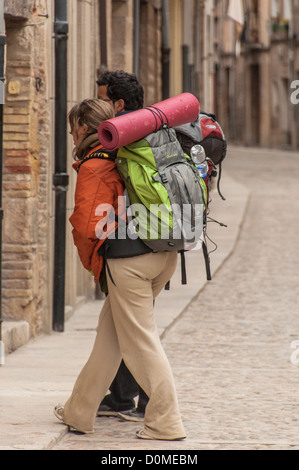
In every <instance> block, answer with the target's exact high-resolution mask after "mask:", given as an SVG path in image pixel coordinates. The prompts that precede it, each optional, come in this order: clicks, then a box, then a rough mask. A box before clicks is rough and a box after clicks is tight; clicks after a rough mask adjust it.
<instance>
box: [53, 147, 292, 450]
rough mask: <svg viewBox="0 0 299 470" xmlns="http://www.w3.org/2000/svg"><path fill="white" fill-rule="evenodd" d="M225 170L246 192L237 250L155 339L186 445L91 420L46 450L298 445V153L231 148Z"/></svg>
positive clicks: (128, 425) (128, 426)
mask: <svg viewBox="0 0 299 470" xmlns="http://www.w3.org/2000/svg"><path fill="white" fill-rule="evenodd" d="M224 166H225V172H227V173H228V174H229V175H230V176H231V177H233V178H235V179H237V180H238V181H239V182H240V183H242V184H243V185H245V186H247V187H248V188H249V189H250V192H251V197H250V200H249V203H248V208H247V212H246V216H245V220H244V222H243V226H242V230H241V234H240V237H239V240H238V243H237V246H236V248H235V251H234V253H233V255H232V256H231V257H230V258H229V259H228V260H227V261H226V262H225V263H224V265H223V266H222V267H221V269H220V270H219V271H218V272H217V274H216V275H215V276H214V278H213V281H212V282H211V283H209V284H208V285H207V286H206V287H205V288H204V289H203V291H202V292H200V294H199V296H198V297H197V299H195V300H194V301H193V303H192V304H191V305H190V306H189V308H188V309H187V310H186V311H185V312H184V313H183V314H182V315H181V317H180V318H179V319H178V320H177V321H176V322H175V324H174V325H173V326H172V327H171V328H169V329H168V330H167V331H166V333H165V334H164V336H163V344H164V347H165V349H166V352H167V355H168V357H169V360H170V362H171V365H172V367H173V371H174V375H175V381H176V384H177V389H178V395H179V401H180V406H181V411H182V416H183V420H184V424H185V428H186V432H187V436H188V437H187V439H186V440H184V441H181V442H162V441H161V442H159V441H139V440H132V433H133V432H134V430H136V429H138V423H137V424H136V423H127V422H121V421H119V420H118V419H115V418H97V420H96V432H95V434H93V435H89V436H86V435H85V436H81V435H76V434H70V433H69V434H67V435H66V436H65V437H64V438H63V439H62V440H61V441H60V442H59V443H57V445H56V446H55V447H54V448H53V449H54V450H59V449H60V450H62V449H67V450H71V449H86V450H92V449H93V450H96V449H102V450H107V449H127V450H129V449H130V450H132V449H152V450H157V449H160V450H161V449H163V450H182V451H183V450H188V449H189V450H190V449H193V450H194V449H195V450H203V449H227V450H231V449H249V450H254V449H296V450H298V449H299V419H298V418H299V409H298V405H299V392H298V390H299V365H297V364H298V363H299V360H298V359H299V353H298V355H297V354H296V349H295V346H296V343H294V342H295V341H298V340H299V319H298V313H299V284H298V275H299V247H298V234H299V220H298V214H299V197H298V196H299V187H298V175H299V159H298V155H295V154H294V153H289V152H278V151H267V150H257V149H249V148H248V149H243V148H242V149H239V148H234V149H232V150H231V151H230V156H229V158H227V160H226V161H225V164H224ZM223 177H224V178H225V173H224V176H223ZM224 196H225V195H224ZM215 241H217V240H215ZM212 256H213V255H212ZM298 344H299V343H298ZM292 346H293V348H292ZM297 358H298V359H297ZM139 427H140V426H139Z"/></svg>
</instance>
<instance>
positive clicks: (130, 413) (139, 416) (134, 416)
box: [118, 408, 144, 421]
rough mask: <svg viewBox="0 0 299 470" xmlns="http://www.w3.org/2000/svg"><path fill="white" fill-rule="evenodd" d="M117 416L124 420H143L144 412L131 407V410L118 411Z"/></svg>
mask: <svg viewBox="0 0 299 470" xmlns="http://www.w3.org/2000/svg"><path fill="white" fill-rule="evenodd" d="M118 417H119V418H121V419H123V420H126V421H143V420H144V413H142V412H141V411H138V410H137V408H133V410H126V411H119V412H118Z"/></svg>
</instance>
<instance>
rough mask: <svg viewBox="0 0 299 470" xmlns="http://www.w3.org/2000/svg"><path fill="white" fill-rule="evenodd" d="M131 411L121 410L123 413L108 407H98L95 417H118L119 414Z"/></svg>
mask: <svg viewBox="0 0 299 470" xmlns="http://www.w3.org/2000/svg"><path fill="white" fill-rule="evenodd" d="M130 411H132V410H123V411H121V412H120V411H116V410H114V409H113V408H111V406H109V405H100V406H99V409H98V411H97V416H118V414H119V413H128V412H130Z"/></svg>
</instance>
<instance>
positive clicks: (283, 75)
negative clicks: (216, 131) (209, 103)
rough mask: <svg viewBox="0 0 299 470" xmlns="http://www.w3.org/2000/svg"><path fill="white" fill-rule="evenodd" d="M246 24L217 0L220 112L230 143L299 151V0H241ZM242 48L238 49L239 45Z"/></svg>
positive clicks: (217, 98) (216, 63) (216, 104)
mask: <svg viewBox="0 0 299 470" xmlns="http://www.w3.org/2000/svg"><path fill="white" fill-rule="evenodd" d="M240 3H242V4H243V5H244V24H243V25H242V26H239V25H238V24H237V23H236V22H235V21H233V20H232V19H231V18H230V17H228V16H227V2H226V1H224V0H222V1H218V2H215V9H214V25H215V49H214V66H215V89H216V90H217V91H216V93H215V102H214V107H215V112H216V113H217V115H218V117H219V119H220V120H221V123H222V124H223V126H224V129H225V131H226V135H227V137H228V138H229V139H230V140H236V141H238V142H240V143H242V144H245V145H261V146H266V147H274V148H275V147H277V148H281V147H284V148H289V149H292V150H296V149H298V145H299V143H298V138H297V135H298V130H299V128H298V122H299V120H298V118H299V107H298V106H296V105H294V104H293V103H292V101H291V95H292V86H295V85H294V82H295V81H296V80H298V73H299V21H298V19H299V17H298V15H299V2H298V0H241V2H240ZM236 45H237V46H236Z"/></svg>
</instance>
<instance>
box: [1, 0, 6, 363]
mask: <svg viewBox="0 0 299 470" xmlns="http://www.w3.org/2000/svg"><path fill="white" fill-rule="evenodd" d="M5 44H6V37H5V22H4V0H0V366H1V365H3V364H4V363H5V359H4V351H5V349H4V343H3V341H2V321H3V320H2V220H3V209H2V160H3V147H2V142H3V104H4V61H5Z"/></svg>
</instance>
